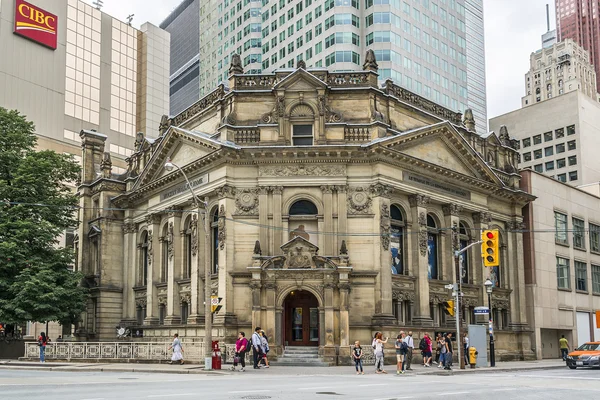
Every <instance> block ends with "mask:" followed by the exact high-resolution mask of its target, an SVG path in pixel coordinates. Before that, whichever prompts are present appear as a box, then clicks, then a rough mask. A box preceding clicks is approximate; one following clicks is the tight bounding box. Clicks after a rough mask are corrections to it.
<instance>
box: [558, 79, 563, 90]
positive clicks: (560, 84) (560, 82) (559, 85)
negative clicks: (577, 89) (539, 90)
mask: <svg viewBox="0 0 600 400" xmlns="http://www.w3.org/2000/svg"><path fill="white" fill-rule="evenodd" d="M558 87H559V88H561V87H563V80H562V79H559V80H558Z"/></svg>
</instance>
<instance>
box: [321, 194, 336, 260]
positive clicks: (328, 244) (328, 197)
mask: <svg viewBox="0 0 600 400" xmlns="http://www.w3.org/2000/svg"><path fill="white" fill-rule="evenodd" d="M321 192H322V194H323V230H322V232H326V233H327V234H325V235H323V244H324V246H323V251H322V253H321V254H323V255H325V256H331V255H333V252H334V250H333V247H334V246H333V239H334V237H333V235H331V233H332V232H333V231H334V229H333V186H330V185H323V186H321Z"/></svg>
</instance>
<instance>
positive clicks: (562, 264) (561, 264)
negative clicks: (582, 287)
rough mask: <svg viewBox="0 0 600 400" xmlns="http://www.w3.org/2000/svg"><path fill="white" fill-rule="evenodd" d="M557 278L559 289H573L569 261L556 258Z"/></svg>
mask: <svg viewBox="0 0 600 400" xmlns="http://www.w3.org/2000/svg"><path fill="white" fill-rule="evenodd" d="M556 278H557V285H558V288H559V289H571V276H570V275H569V260H568V259H567V258H563V257H556Z"/></svg>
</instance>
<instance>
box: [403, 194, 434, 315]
mask: <svg viewBox="0 0 600 400" xmlns="http://www.w3.org/2000/svg"><path fill="white" fill-rule="evenodd" d="M408 200H409V203H410V212H411V217H412V220H413V224H412V225H413V229H412V232H411V233H412V235H413V237H416V238H417V243H418V246H413V247H412V248H410V249H409V251H410V252H411V253H412V260H413V265H412V271H413V272H414V275H415V276H416V277H417V281H416V283H415V288H416V299H415V303H416V304H415V315H414V317H413V323H414V325H421V326H431V325H432V324H433V320H432V318H431V315H430V310H429V274H428V269H429V268H428V265H429V261H428V259H427V205H428V204H429V197H428V196H424V195H421V194H415V195H412V196H410V197H409V198H408Z"/></svg>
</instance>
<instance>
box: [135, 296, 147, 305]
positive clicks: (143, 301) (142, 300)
mask: <svg viewBox="0 0 600 400" xmlns="http://www.w3.org/2000/svg"><path fill="white" fill-rule="evenodd" d="M147 303H148V299H146V298H145V297H139V298H136V299H135V305H136V307H146V304H147Z"/></svg>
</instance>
